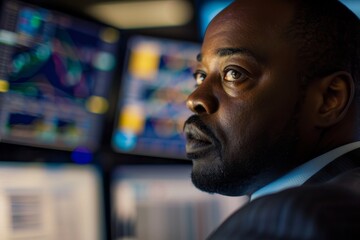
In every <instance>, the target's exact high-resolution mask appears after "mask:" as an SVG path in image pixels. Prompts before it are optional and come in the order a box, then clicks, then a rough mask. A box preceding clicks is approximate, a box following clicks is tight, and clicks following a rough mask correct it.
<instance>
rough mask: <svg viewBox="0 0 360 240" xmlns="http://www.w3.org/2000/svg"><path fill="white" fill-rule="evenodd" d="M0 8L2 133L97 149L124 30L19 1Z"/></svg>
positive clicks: (6, 137)
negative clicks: (121, 31) (121, 35)
mask: <svg viewBox="0 0 360 240" xmlns="http://www.w3.org/2000/svg"><path fill="white" fill-rule="evenodd" d="M1 13H2V18H1V22H0V26H1V27H0V56H1V59H0V79H1V80H0V117H1V119H2V121H0V139H1V140H2V141H6V142H11V143H18V144H25V145H32V146H40V147H47V148H55V149H62V150H69V151H71V150H72V149H74V148H76V147H78V146H86V147H87V148H89V149H91V150H95V149H96V148H97V147H98V145H99V139H100V137H99V136H100V134H101V131H102V121H103V117H104V116H103V115H104V114H105V113H106V111H107V109H108V105H109V103H108V100H107V97H108V95H109V90H110V86H111V82H112V78H113V73H114V70H115V66H116V61H117V58H116V55H115V54H116V52H117V49H118V45H119V42H120V34H119V31H117V30H116V29H114V28H110V27H108V26H106V25H103V24H99V23H95V22H91V21H88V20H84V19H79V18H75V17H74V16H71V15H66V14H64V13H60V12H57V11H52V10H48V9H45V8H42V7H39V6H36V5H31V4H28V3H24V2H21V1H16V0H15V1H14V0H11V1H10V0H8V1H4V6H3V11H2V12H1Z"/></svg>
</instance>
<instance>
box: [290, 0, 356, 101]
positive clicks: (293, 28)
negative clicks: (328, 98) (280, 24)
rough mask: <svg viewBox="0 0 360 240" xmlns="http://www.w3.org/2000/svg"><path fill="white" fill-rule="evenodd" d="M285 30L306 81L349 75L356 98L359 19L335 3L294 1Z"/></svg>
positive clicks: (326, 1)
mask: <svg viewBox="0 0 360 240" xmlns="http://www.w3.org/2000/svg"><path fill="white" fill-rule="evenodd" d="M294 2H295V13H294V18H293V20H292V21H291V22H290V25H289V27H288V28H287V30H286V36H287V38H289V41H291V42H292V43H294V44H295V48H296V50H297V56H298V58H299V61H300V64H301V66H303V67H302V69H301V70H300V71H301V73H300V74H301V75H303V77H305V78H306V79H307V80H311V79H314V78H319V77H323V76H326V75H328V74H331V73H334V72H336V71H346V72H348V73H350V74H351V76H352V77H353V79H354V83H355V86H356V93H355V94H356V96H357V98H359V97H360V73H359V71H360V66H359V64H360V20H359V18H358V17H357V16H356V15H355V14H354V13H353V12H352V11H350V10H349V9H348V8H347V7H346V6H344V5H343V4H342V3H341V2H340V1H338V0H295V1H294Z"/></svg>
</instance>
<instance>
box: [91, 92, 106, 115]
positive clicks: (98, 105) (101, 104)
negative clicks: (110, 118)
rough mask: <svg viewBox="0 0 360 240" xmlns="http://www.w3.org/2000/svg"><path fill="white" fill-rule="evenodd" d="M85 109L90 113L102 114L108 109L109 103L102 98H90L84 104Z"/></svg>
mask: <svg viewBox="0 0 360 240" xmlns="http://www.w3.org/2000/svg"><path fill="white" fill-rule="evenodd" d="M86 108H87V109H88V111H89V112H91V113H95V114H104V113H106V111H107V110H108V108H109V102H108V101H107V100H106V99H105V98H103V97H100V96H91V97H90V98H89V99H88V100H87V102H86Z"/></svg>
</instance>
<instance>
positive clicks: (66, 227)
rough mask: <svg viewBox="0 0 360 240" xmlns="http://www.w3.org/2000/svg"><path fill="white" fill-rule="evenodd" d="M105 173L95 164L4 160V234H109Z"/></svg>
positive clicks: (81, 239)
mask: <svg viewBox="0 0 360 240" xmlns="http://www.w3.org/2000/svg"><path fill="white" fill-rule="evenodd" d="M100 179H101V178H100V172H99V171H98V170H97V169H96V168H94V167H92V166H90V165H82V166H79V165H71V164H52V165H50V164H46V165H44V164H35V163H9V162H8V163H6V162H1V163H0V219H1V221H0V229H1V231H0V239H38V240H46V239H54V240H55V239H61V240H72V239H77V240H101V239H105V237H106V234H105V231H104V212H103V207H104V206H103V199H102V196H103V194H102V187H101V186H102V184H101V180H100Z"/></svg>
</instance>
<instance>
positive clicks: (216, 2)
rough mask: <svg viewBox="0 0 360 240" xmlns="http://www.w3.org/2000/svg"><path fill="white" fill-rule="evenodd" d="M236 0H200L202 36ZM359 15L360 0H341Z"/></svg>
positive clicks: (199, 20)
mask: <svg viewBox="0 0 360 240" xmlns="http://www.w3.org/2000/svg"><path fill="white" fill-rule="evenodd" d="M233 1H234V0H200V1H199V2H200V3H199V6H200V7H199V18H198V22H199V28H200V36H201V38H202V37H204V34H205V31H206V28H207V26H208V25H209V23H210V21H211V20H212V19H213V18H214V17H215V16H216V15H217V14H218V13H219V12H220V11H221V10H223V9H224V8H225V7H227V6H228V5H229V4H230V3H232V2H233ZM340 2H342V3H343V4H344V5H346V6H347V7H348V8H349V9H350V10H352V11H353V12H354V13H355V14H356V15H357V16H359V17H360V1H358V0H340Z"/></svg>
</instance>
